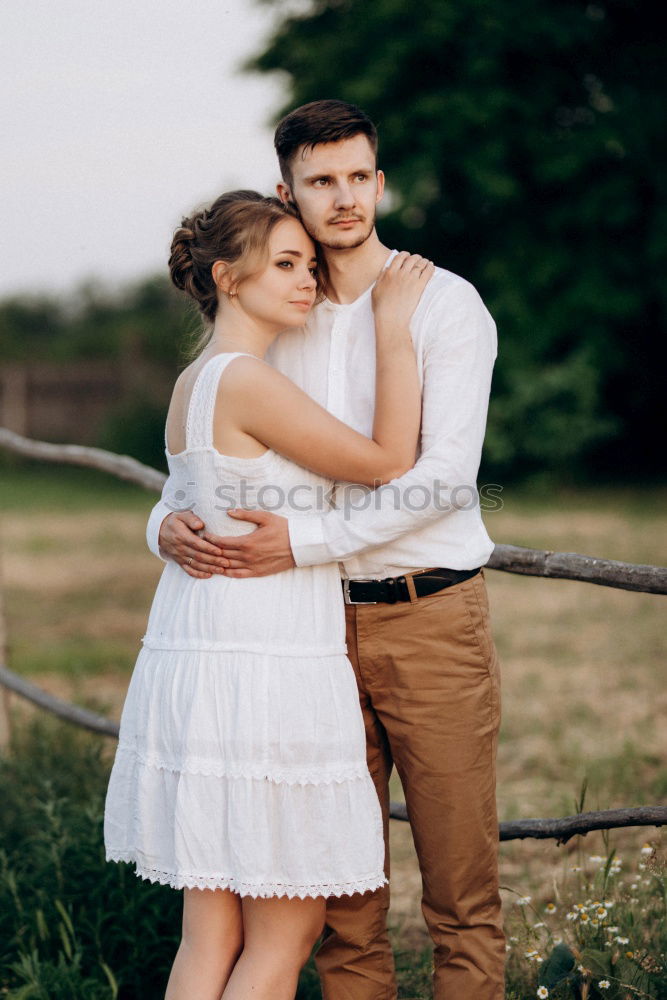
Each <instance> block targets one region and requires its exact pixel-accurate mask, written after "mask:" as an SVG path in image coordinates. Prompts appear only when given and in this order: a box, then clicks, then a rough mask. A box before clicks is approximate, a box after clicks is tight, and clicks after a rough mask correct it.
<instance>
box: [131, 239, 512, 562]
mask: <svg viewBox="0 0 667 1000" xmlns="http://www.w3.org/2000/svg"><path fill="white" fill-rule="evenodd" d="M391 256H393V254H392V255H391ZM389 259H391V258H389ZM371 291H372V289H370V288H369V289H367V290H366V291H365V292H364V293H363V294H362V295H361V296H360V297H359V298H358V299H356V301H354V302H352V303H349V304H346V305H338V304H336V303H333V302H330V301H329V300H325V301H324V302H322V303H320V305H318V306H316V307H315V309H314V310H313V312H312V313H311V315H310V316H309V318H308V321H307V323H306V325H305V327H304V328H303V329H298V330H288V331H286V332H285V333H283V334H281V335H280V337H278V339H277V340H276V341H275V342H274V343H273V344H272V346H271V348H270V350H269V352H267V355H266V360H267V361H268V362H269V363H270V364H272V365H273V366H274V367H275V368H277V369H278V370H279V371H281V372H283V374H285V375H287V376H288V377H289V378H290V379H292V381H293V382H295V383H296V384H297V385H299V386H300V387H301V388H302V389H303V390H304V391H305V392H307V393H308V395H309V396H311V397H312V398H313V399H314V400H316V401H317V402H318V403H320V404H321V405H322V406H324V407H326V409H327V410H329V412H330V413H332V414H333V415H334V416H336V417H338V418H339V419H340V420H342V421H344V422H345V423H346V424H349V426H351V427H353V428H354V429H355V430H357V431H360V432H361V433H362V434H365V435H367V436H369V437H370V436H372V428H373V413H374V400H375V327H374V322H373V312H372V307H371ZM410 330H411V333H412V338H413V343H414V346H415V353H416V357H417V365H418V369H419V377H420V381H421V385H422V396H423V401H422V426H421V434H420V446H419V451H418V457H417V461H416V464H415V466H414V468H412V469H411V470H410V471H409V472H407V473H406V474H405V475H404V476H401V477H400V478H399V479H395V480H394V481H393V482H392V483H389V484H387V485H385V486H381V487H379V488H377V489H376V490H368V489H366V488H365V487H359V486H350V485H347V484H338V485H336V486H335V488H334V490H333V502H334V507H335V509H331V510H327V511H326V512H322V511H320V512H313V513H308V512H306V513H304V512H302V511H300V512H299V513H298V515H295V516H291V517H289V536H290V543H291V546H292V552H293V554H294V559H295V561H296V564H297V566H311V565H315V564H319V563H326V562H335V561H338V562H340V563H341V572H342V575H343V576H346V577H349V578H350V579H383V578H385V577H391V576H400V575H401V574H402V573H407V572H410V571H412V570H416V569H424V568H427V567H434V566H444V567H447V568H449V569H472V568H474V567H476V566H482V565H484V563H486V562H487V560H488V558H489V556H490V555H491V552H492V551H493V543H492V541H491V539H490V538H489V536H488V534H487V532H486V529H485V528H484V524H483V522H482V517H481V512H480V506H479V496H478V493H477V488H476V481H477V472H478V469H479V462H480V457H481V451H482V444H483V441H484V432H485V427H486V415H487V409H488V400H489V392H490V388H491V374H492V370H493V364H494V361H495V358H496V353H497V339H496V328H495V324H494V322H493V320H492V318H491V316H490V315H489V313H488V312H487V310H486V308H485V306H484V304H483V302H482V300H481V298H480V297H479V295H478V293H477V292H476V290H475V289H474V288H473V286H472V285H471V284H470V283H469V282H467V281H465V280H464V279H463V278H460V277H459V276H458V275H455V274H452V273H451V272H450V271H445V270H443V269H441V268H436V271H435V274H434V275H433V277H432V278H431V280H430V281H429V283H428V285H427V286H426V288H425V290H424V292H423V294H422V298H421V301H420V303H419V305H418V307H417V309H416V311H415V313H414V315H413V317H412V320H411V323H410ZM395 405H396V406H397V407H399V408H400V406H401V400H400V399H397V400H396V401H395ZM166 489H167V488H166ZM164 495H165V494H163V496H164ZM172 510H173V507H171V506H168V505H167V504H165V503H164V501H163V500H161V501H159V502H158V503H157V504H156V506H155V507H154V508H153V511H152V513H151V515H150V518H149V521H148V526H147V530H146V537H147V541H148V545H149V548H150V549H151V551H152V552H153V553H154V554H155V555H160V552H159V549H158V535H159V530H160V525H161V524H162V521H163V519H164V518H165V517H166V516H167V514H169V513H171V512H172Z"/></svg>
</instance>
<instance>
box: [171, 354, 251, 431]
mask: <svg viewBox="0 0 667 1000" xmlns="http://www.w3.org/2000/svg"><path fill="white" fill-rule="evenodd" d="M240 357H254V355H249V354H245V353H244V352H243V351H237V352H236V353H234V354H226V353H224V354H214V355H213V357H212V358H209V360H208V361H207V362H206V364H205V365H203V366H202V369H201V371H200V372H199V374H198V375H197V378H196V379H195V384H194V385H193V387H192V394H191V396H190V403H189V405H188V415H187V418H186V423H185V447H186V449H190V448H212V447H213V414H214V412H215V401H216V398H217V394H218V382H219V381H220V377H221V375H222V373H223V372H224V370H225V368H226V367H227V365H228V364H229V362H230V361H233V360H234V358H240Z"/></svg>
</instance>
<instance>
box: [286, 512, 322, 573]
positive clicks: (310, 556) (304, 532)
mask: <svg viewBox="0 0 667 1000" xmlns="http://www.w3.org/2000/svg"><path fill="white" fill-rule="evenodd" d="M287 529H288V531H289V541H290V546H291V549H292V555H293V556H294V562H295V563H296V565H297V566H319V565H320V564H321V563H327V562H332V558H331V556H330V554H329V550H328V548H327V545H326V542H325V541H324V529H323V525H322V518H321V517H290V518H288V519H287Z"/></svg>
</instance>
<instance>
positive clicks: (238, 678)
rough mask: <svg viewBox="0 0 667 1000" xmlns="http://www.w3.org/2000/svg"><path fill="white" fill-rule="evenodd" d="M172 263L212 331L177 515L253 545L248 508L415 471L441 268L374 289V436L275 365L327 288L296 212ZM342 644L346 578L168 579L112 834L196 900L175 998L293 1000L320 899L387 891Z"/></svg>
mask: <svg viewBox="0 0 667 1000" xmlns="http://www.w3.org/2000/svg"><path fill="white" fill-rule="evenodd" d="M170 270H171V277H172V280H173V281H174V283H175V284H176V285H177V287H179V288H181V289H183V290H184V291H185V292H186V293H188V294H189V295H190V296H191V298H192V299H193V300H194V301H195V302H196V303H197V305H198V306H199V308H200V310H201V312H202V315H203V317H204V319H205V320H206V321H207V323H208V324H209V329H208V331H207V334H206V342H205V345H204V347H203V349H202V350H201V353H200V354H199V356H198V357H197V358H196V359H195V360H194V362H193V363H192V364H191V365H190V366H189V367H188V368H186V369H185V371H184V372H182V374H181V375H180V377H179V378H178V380H177V382H176V385H175V388H174V392H173V396H172V400H171V404H170V408H169V413H168V416H167V427H166V449H167V457H168V463H169V472H170V475H169V480H168V483H167V487H166V493H165V496H167V497H171V498H172V499H173V504H174V508H175V509H183V508H186V507H189V508H190V509H193V510H195V511H196V513H197V514H198V515H199V516H201V517H202V519H203V520H204V522H205V523H206V524H207V525H208V526H210V527H211V529H212V530H214V531H220V532H221V533H222V532H223V529H224V533H226V534H231V533H238V534H240V533H245V532H246V531H248V530H252V526H251V525H249V524H247V523H244V522H241V521H234V520H233V519H230V518H228V517H227V513H226V512H227V510H228V509H230V508H232V507H234V506H239V505H240V503H241V502H243V503H244V504H245V505H249V506H255V505H258V506H261V505H262V502H263V501H264V502H265V503H267V504H269V503H270V505H271V509H272V510H276V509H279V510H280V511H282V512H283V513H290V515H291V516H296V515H297V514H298V512H299V511H303V510H304V509H308V507H309V504H308V502H307V500H308V497H310V499H311V501H312V502H316V501H317V498H318V497H319V496H321V495H322V493H323V492H324V490H323V486H324V487H327V486H328V485H329V483H328V480H329V479H334V478H335V479H341V480H348V481H351V482H360V483H368V484H369V485H373V484H377V483H378V481H388V480H390V479H392V478H394V477H396V476H398V475H400V474H402V473H403V472H404V471H405V470H407V469H408V468H410V467H411V466H412V465H413V463H414V456H415V448H416V443H417V435H418V430H419V421H420V393H419V384H418V379H417V370H416V363H415V359H414V354H413V350H412V342H411V339H410V334H409V329H408V322H409V319H410V316H411V314H412V312H413V311H414V308H415V307H416V305H417V302H418V301H419V297H420V295H421V292H422V289H423V288H424V286H425V284H426V282H427V281H428V279H429V277H430V276H431V274H432V271H433V267H432V265H431V264H430V263H429V262H427V261H424V260H423V259H422V258H420V257H408V256H407V255H406V254H400V255H399V256H398V257H396V258H395V259H394V260H393V261H392V262H391V264H390V265H389V267H388V268H386V269H385V270H384V271H383V273H382V274H381V275H380V276H379V278H378V281H377V285H376V288H375V291H374V309H375V316H376V328H377V330H376V341H377V349H376V353H377V386H376V388H377V398H376V410H375V423H374V427H373V437H372V438H366V437H364V436H363V435H361V434H358V433H357V432H356V431H353V430H352V429H351V428H349V427H347V426H346V425H345V424H342V423H341V422H340V421H338V420H336V419H335V418H334V417H332V416H331V415H330V414H329V413H328V412H327V411H326V410H324V409H322V408H321V407H320V406H318V405H317V404H316V403H315V402H313V400H311V399H310V398H309V397H308V396H307V395H305V394H304V393H303V392H302V391H301V390H300V389H298V388H297V387H296V386H295V385H294V384H293V383H292V382H290V381H289V380H288V379H286V378H285V377H284V376H282V375H281V374H279V373H278V372H277V371H275V370H273V369H272V368H271V367H270V366H269V365H267V364H266V363H265V362H263V360H262V358H263V356H264V353H265V351H266V349H267V348H268V347H269V345H270V344H271V343H272V342H273V340H274V339H275V337H276V336H277V335H278V334H279V333H280V332H281V331H283V330H285V329H287V328H289V327H294V326H298V325H302V324H303V323H304V322H305V319H306V316H307V315H308V312H309V311H310V309H311V307H312V305H313V303H314V302H315V300H316V298H317V296H318V294H319V292H320V288H319V285H318V278H317V259H316V251H315V246H314V244H313V242H312V240H311V239H310V237H309V236H308V235H307V233H306V232H305V230H304V229H303V227H302V226H301V223H300V222H299V221H298V219H297V218H296V217H295V215H294V213H293V212H292V211H291V210H290V209H289V208H286V207H285V206H283V205H281V204H280V202H277V201H276V200H275V199H267V198H262V197H261V196H260V195H257V194H255V193H253V192H233V193H231V194H227V195H223V196H222V197H220V198H218V200H217V201H216V202H215V203H214V204H213V205H212V207H211V208H210V209H209V210H206V211H203V212H200V213H198V214H196V215H194V216H193V217H192V218H191V219H184V220H183V223H182V226H181V228H180V229H178V230H177V232H176V234H175V236H174V240H173V243H172V253H171V258H170ZM287 335H289V334H287ZM396 399H400V400H401V406H400V407H396V405H395V401H396ZM323 477H327V478H323ZM269 497H270V499H269ZM277 505H278V506H277ZM311 509H312V508H311ZM344 637H345V627H344V612H343V604H342V600H341V594H340V580H339V574H338V569H337V566H336V565H329V566H316V567H309V568H303V569H294V570H290V571H289V572H286V573H282V574H278V575H276V576H273V577H264V578H257V579H248V580H233V579H228V578H226V577H224V576H214V577H212V578H211V579H207V580H204V579H194V578H192V577H190V576H188V575H187V574H185V573H182V572H181V571H180V569H179V568H178V567H177V566H176V565H174V564H168V565H167V566H166V567H165V570H164V573H163V575H162V578H161V580H160V583H159V585H158V588H157V593H156V596H155V599H154V602H153V606H152V609H151V613H150V618H149V622H148V629H147V633H146V636H145V637H144V640H143V649H142V651H141V653H140V655H139V658H138V660H137V665H136V668H135V671H134V674H133V676H132V680H131V683H130V688H129V691H128V695H127V700H126V703H125V707H124V710H123V717H122V721H121V733H120V740H119V746H118V751H117V755H116V760H115V763H114V768H113V771H112V775H111V779H110V783H109V790H108V795H107V806H106V814H105V841H106V847H107V857H108V858H109V859H111V860H116V861H120V860H122V861H133V862H134V863H135V865H136V869H137V874H139V875H141V876H142V877H144V878H148V879H151V880H152V881H158V882H163V883H166V884H169V885H172V886H174V887H176V888H183V889H184V890H185V892H184V909H183V936H182V940H181V944H180V947H179V949H178V953H177V955H176V959H175V961H174V965H173V968H172V971H171V976H170V978H169V983H168V986H167V994H166V995H167V1000H186V998H187V1000H220V997H224V998H225V1000H241V998H243V1000H245V998H247V997H248V996H250V995H252V996H253V997H255V998H257V1000H264V998H266V1000H269V998H270V1000H290V998H292V997H293V996H294V993H295V989H296V983H297V979H298V974H299V970H300V968H301V966H302V965H303V963H304V962H305V960H306V959H307V957H308V955H309V953H310V950H311V948H312V946H313V944H314V942H315V941H316V939H317V937H318V936H319V934H320V932H321V929H322V925H323V920H324V907H325V900H326V898H327V896H330V895H341V894H343V893H349V894H352V893H357V892H365V891H369V890H372V889H375V888H377V887H378V886H379V885H382V884H383V883H384V873H383V858H384V846H383V842H382V825H381V817H380V810H379V804H378V801H377V797H376V794H375V790H374V786H373V783H372V780H371V778H370V775H369V773H368V770H367V767H366V758H365V739H364V728H363V723H362V719H361V712H360V708H359V703H358V696H357V689H356V682H355V679H354V675H353V672H352V668H351V666H350V664H349V661H348V660H347V658H346V656H345V645H344Z"/></svg>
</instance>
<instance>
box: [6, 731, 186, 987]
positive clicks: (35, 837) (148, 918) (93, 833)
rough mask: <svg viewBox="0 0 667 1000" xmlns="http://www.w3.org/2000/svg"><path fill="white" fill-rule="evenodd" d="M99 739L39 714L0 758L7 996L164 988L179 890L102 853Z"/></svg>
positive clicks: (103, 769)
mask: <svg viewBox="0 0 667 1000" xmlns="http://www.w3.org/2000/svg"><path fill="white" fill-rule="evenodd" d="M103 750H104V744H103V742H102V741H101V740H100V739H99V738H98V737H88V736H82V735H80V734H79V733H77V732H76V731H74V732H73V731H72V730H71V728H69V727H67V726H65V725H51V724H44V723H43V722H42V723H40V724H36V725H35V726H34V727H33V728H32V729H30V730H29V731H27V732H26V733H24V734H23V735H22V736H21V737H20V738H19V740H18V741H17V743H16V745H15V746H14V748H13V752H12V754H11V755H10V756H9V757H7V758H3V759H0V798H1V799H2V803H3V808H2V811H1V812H0V992H1V991H2V988H3V987H4V988H6V989H7V990H9V992H8V994H7V995H8V996H9V997H11V998H12V1000H18V998H26V1000H28V998H29V1000H33V998H35V1000H37V998H38V1000H42V998H45V1000H46V998H48V1000H74V998H77V1000H78V998H79V997H81V998H82V1000H84V998H85V1000H98V998H99V1000H107V998H115V997H116V996H118V997H119V998H120V1000H130V998H136V997H139V996H147V997H150V996H160V995H161V991H163V990H164V985H165V982H166V978H167V975H168V970H169V967H170V965H171V962H172V960H173V955H174V952H175V949H176V946H177V941H178V934H179V927H180V895H179V894H178V893H176V892H173V891H171V890H169V889H168V888H165V887H163V886H157V885H149V884H147V883H142V882H141V881H140V880H139V879H137V877H136V876H135V875H134V873H133V871H131V870H130V869H129V868H128V867H127V866H124V865H112V864H107V863H106V862H105V860H104V850H103V845H102V815H103V802H104V793H105V789H106V782H107V776H108V766H109V765H108V760H106V759H105V757H104V755H103Z"/></svg>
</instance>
